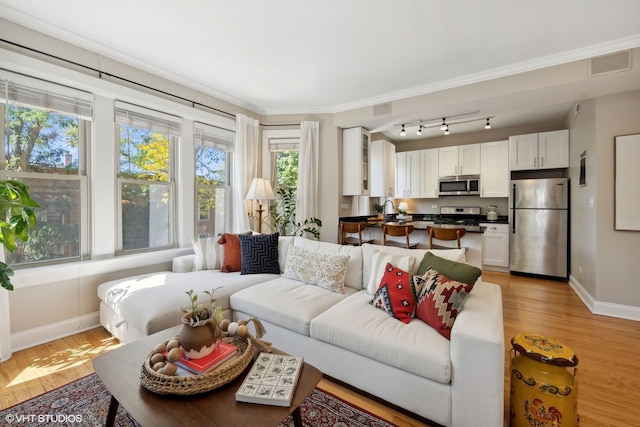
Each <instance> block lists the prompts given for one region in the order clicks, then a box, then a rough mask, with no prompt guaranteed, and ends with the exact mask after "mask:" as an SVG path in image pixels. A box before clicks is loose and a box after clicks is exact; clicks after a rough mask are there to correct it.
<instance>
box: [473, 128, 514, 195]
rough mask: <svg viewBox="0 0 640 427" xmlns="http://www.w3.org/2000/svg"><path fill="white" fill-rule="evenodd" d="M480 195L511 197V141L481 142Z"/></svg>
mask: <svg viewBox="0 0 640 427" xmlns="http://www.w3.org/2000/svg"><path fill="white" fill-rule="evenodd" d="M480 186H481V187H480V197H509V141H508V140H504V141H494V142H485V143H482V144H480Z"/></svg>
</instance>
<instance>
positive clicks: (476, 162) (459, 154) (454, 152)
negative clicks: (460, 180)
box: [438, 144, 480, 176]
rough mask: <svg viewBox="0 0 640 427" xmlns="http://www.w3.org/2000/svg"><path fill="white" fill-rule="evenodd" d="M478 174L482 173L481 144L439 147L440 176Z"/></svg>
mask: <svg viewBox="0 0 640 427" xmlns="http://www.w3.org/2000/svg"><path fill="white" fill-rule="evenodd" d="M478 174H480V144H469V145H460V146H455V147H442V148H439V149H438V175H439V176H452V175H478Z"/></svg>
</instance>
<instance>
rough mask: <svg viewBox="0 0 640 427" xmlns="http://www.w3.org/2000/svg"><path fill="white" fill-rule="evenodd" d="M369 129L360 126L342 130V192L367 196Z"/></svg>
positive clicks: (368, 189)
mask: <svg viewBox="0 0 640 427" xmlns="http://www.w3.org/2000/svg"><path fill="white" fill-rule="evenodd" d="M369 192H370V187H369V131H368V130H366V129H365V128H362V127H355V128H350V129H344V130H343V131H342V194H343V195H344V196H368V195H369Z"/></svg>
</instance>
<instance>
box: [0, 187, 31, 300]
mask: <svg viewBox="0 0 640 427" xmlns="http://www.w3.org/2000/svg"><path fill="white" fill-rule="evenodd" d="M39 207H40V205H38V203H36V201H35V200H33V199H32V198H31V196H30V195H29V187H27V186H26V185H25V184H23V183H22V182H19V181H12V180H9V181H0V243H2V245H3V246H4V247H5V248H6V249H7V250H8V251H9V252H13V251H15V250H16V239H19V240H22V241H23V242H26V241H27V240H29V233H30V232H32V231H33V229H34V228H35V226H36V214H35V209H36V208H39ZM3 259H4V258H3ZM11 276H13V270H12V269H11V268H9V266H8V265H7V264H6V263H4V262H1V261H0V286H2V287H3V288H5V289H6V290H8V291H12V290H13V285H12V284H11Z"/></svg>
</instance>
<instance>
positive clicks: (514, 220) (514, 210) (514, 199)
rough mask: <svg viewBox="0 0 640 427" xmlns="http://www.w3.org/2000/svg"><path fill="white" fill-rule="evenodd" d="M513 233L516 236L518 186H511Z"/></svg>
mask: <svg viewBox="0 0 640 427" xmlns="http://www.w3.org/2000/svg"><path fill="white" fill-rule="evenodd" d="M511 191H512V193H511V232H512V233H513V234H516V185H515V184H511Z"/></svg>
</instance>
